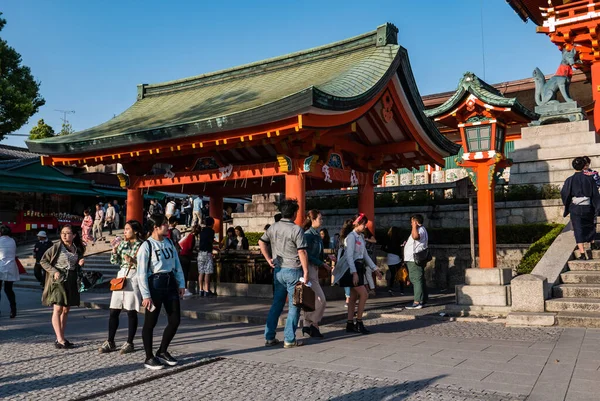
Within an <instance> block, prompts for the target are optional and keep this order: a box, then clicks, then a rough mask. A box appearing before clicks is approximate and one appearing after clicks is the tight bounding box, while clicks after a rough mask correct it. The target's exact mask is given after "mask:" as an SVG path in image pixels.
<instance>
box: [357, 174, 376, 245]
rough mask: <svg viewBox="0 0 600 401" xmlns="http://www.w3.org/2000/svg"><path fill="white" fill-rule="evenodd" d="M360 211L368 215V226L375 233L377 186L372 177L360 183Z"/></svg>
mask: <svg viewBox="0 0 600 401" xmlns="http://www.w3.org/2000/svg"><path fill="white" fill-rule="evenodd" d="M369 177H371V175H370V174H369ZM358 212H359V213H364V214H365V216H367V218H368V219H369V222H368V223H367V228H368V229H369V230H370V231H371V233H372V234H373V235H375V186H374V185H373V181H372V180H370V179H367V181H366V182H365V183H364V184H359V185H358Z"/></svg>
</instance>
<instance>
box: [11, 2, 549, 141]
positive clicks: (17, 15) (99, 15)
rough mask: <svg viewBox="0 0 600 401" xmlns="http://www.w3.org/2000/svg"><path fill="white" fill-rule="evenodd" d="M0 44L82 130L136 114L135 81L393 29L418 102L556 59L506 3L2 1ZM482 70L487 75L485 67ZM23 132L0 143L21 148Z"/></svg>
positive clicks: (52, 118)
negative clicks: (472, 77)
mask: <svg viewBox="0 0 600 401" xmlns="http://www.w3.org/2000/svg"><path fill="white" fill-rule="evenodd" d="M0 12H2V13H3V15H2V17H3V18H5V19H6V20H7V24H6V26H5V27H4V29H3V30H2V31H1V32H0V37H1V38H2V39H4V40H6V41H7V42H8V44H9V45H10V46H12V47H14V48H15V49H16V50H17V51H18V52H19V53H20V54H21V56H22V59H23V64H24V65H27V66H29V67H30V68H31V71H32V73H33V75H34V77H35V79H36V80H38V81H40V82H41V88H40V91H41V95H42V96H43V97H44V99H45V100H46V105H45V106H43V107H42V108H40V110H39V112H38V113H37V114H35V115H34V116H32V117H31V118H30V119H29V122H28V124H26V125H25V126H23V127H22V128H21V129H19V130H18V131H17V132H15V133H16V134H24V135H27V134H29V131H30V130H31V128H32V127H33V126H35V125H36V123H37V121H38V120H39V119H42V118H43V119H44V121H45V122H46V123H47V124H49V125H51V126H52V127H53V128H54V129H55V131H57V132H58V131H59V130H60V127H61V124H62V121H61V118H62V117H63V116H64V115H63V114H62V113H61V112H58V111H56V110H69V111H70V110H73V111H75V113H72V114H68V115H67V118H68V120H69V122H70V123H71V124H72V126H73V129H74V130H75V131H79V130H83V129H86V128H89V127H92V126H95V125H98V124H101V123H103V122H105V121H106V120H109V119H110V118H112V117H113V116H114V115H117V114H120V113H121V112H123V111H124V110H126V109H127V108H128V107H129V106H131V105H132V104H133V103H134V102H135V99H136V95H137V88H136V86H137V84H141V83H157V82H163V81H169V80H173V79H180V78H185V77H189V76H194V75H199V74H203V73H208V72H212V71H217V70H221V69H224V68H229V67H234V66H237V65H240V64H245V63H250V62H254V61H259V60H263V59H266V58H270V57H276V56H280V55H284V54H287V53H291V52H294V51H299V50H305V49H308V48H311V47H315V46H320V45H325V44H328V43H331V42H335V41H338V40H343V39H346V38H349V37H352V36H356V35H359V34H362V33H365V32H369V31H372V30H375V29H376V27H377V26H378V25H381V24H383V23H385V22H391V23H393V24H395V25H396V26H397V27H398V29H399V33H398V42H399V44H400V45H402V46H403V47H405V48H406V49H407V50H408V53H409V57H410V61H411V65H412V69H413V73H414V75H415V78H416V81H417V84H418V86H419V90H420V92H421V95H428V94H433V93H439V92H445V91H452V90H454V89H456V85H457V84H458V81H459V79H460V78H461V76H462V75H463V74H464V73H465V72H466V71H472V72H474V73H475V74H477V75H478V76H479V77H480V78H485V81H486V82H488V83H491V84H494V83H501V82H505V81H511V80H516V79H523V78H528V77H531V73H532V71H533V69H534V68H535V67H539V68H540V69H541V70H542V71H543V72H544V73H545V74H551V73H553V72H554V71H555V70H556V68H557V67H558V65H559V64H560V59H561V55H560V52H559V51H558V49H557V48H556V47H555V46H554V45H553V44H551V43H550V41H549V40H548V38H547V37H546V36H545V35H541V34H536V33H535V27H536V26H535V25H534V24H533V23H531V22H529V23H524V22H523V21H522V20H521V19H520V18H519V17H518V16H517V14H515V12H514V11H513V10H512V8H511V7H510V6H508V5H507V4H506V2H505V0H428V1H409V0H392V1H388V0H377V1H370V2H368V1H365V0H363V1H353V0H343V1H337V0H327V1H323V0H321V1H314V0H302V1H297V0H287V1H283V0H278V1H262V0H256V1H247V0H246V1H238V0H229V1H206V0H205V1H198V0H193V1H192V0H189V1H184V0H171V1H168V2H167V1H164V0H163V1H160V0H144V1H121V0H103V1H100V0H86V1H81V0H55V1H48V0H2V2H1V3H0ZM484 65H485V69H484ZM25 139H26V137H23V136H12V135H11V136H7V137H6V138H5V139H4V140H3V141H2V142H1V143H2V144H4V145H13V146H25V143H24V140H25Z"/></svg>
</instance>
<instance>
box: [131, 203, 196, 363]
mask: <svg viewBox="0 0 600 401" xmlns="http://www.w3.org/2000/svg"><path fill="white" fill-rule="evenodd" d="M147 224H148V227H147V232H148V233H150V236H149V237H148V239H147V240H146V242H144V243H143V244H142V245H141V246H140V250H139V251H138V255H137V267H138V268H137V270H138V272H137V277H138V284H139V286H140V291H141V293H142V298H143V300H142V306H143V307H144V308H146V312H145V313H144V328H143V329H142V340H143V341H144V351H145V352H146V361H145V363H144V367H146V368H147V369H154V370H156V369H163V368H164V367H165V365H169V366H175V365H177V360H176V359H175V358H173V357H172V356H171V354H169V352H168V351H167V348H168V347H169V344H170V343H171V341H172V340H173V337H175V333H177V328H178V327H179V323H180V321H181V306H180V303H179V300H180V298H181V297H183V295H184V293H185V279H184V277H183V270H182V268H181V263H180V262H179V256H178V255H177V249H176V248H175V245H174V244H173V242H172V241H171V240H170V239H169V238H167V234H168V233H169V223H168V221H167V218H166V217H165V216H164V215H162V214H153V215H152V216H150V217H149V218H148V221H147ZM163 305H164V307H165V312H166V313H167V319H168V320H167V327H165V331H164V333H163V337H162V342H161V343H160V347H159V348H158V351H157V352H156V356H155V355H154V351H153V350H152V337H153V335H154V327H155V326H156V323H157V322H158V317H159V316H160V310H161V308H162V306H163Z"/></svg>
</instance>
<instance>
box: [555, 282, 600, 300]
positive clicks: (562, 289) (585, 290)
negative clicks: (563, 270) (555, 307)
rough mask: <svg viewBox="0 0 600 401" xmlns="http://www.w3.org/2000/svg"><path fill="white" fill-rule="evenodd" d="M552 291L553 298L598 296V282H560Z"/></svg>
mask: <svg viewBox="0 0 600 401" xmlns="http://www.w3.org/2000/svg"><path fill="white" fill-rule="evenodd" d="M552 292H553V295H554V297H555V298H600V284H560V285H556V286H554V287H553V288H552Z"/></svg>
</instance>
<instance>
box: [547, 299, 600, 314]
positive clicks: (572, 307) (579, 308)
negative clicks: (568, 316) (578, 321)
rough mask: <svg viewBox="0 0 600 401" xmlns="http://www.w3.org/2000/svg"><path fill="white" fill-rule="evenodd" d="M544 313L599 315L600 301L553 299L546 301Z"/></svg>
mask: <svg viewBox="0 0 600 401" xmlns="http://www.w3.org/2000/svg"><path fill="white" fill-rule="evenodd" d="M546 312H597V313H600V299H595V298H554V299H549V300H547V301H546Z"/></svg>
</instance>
